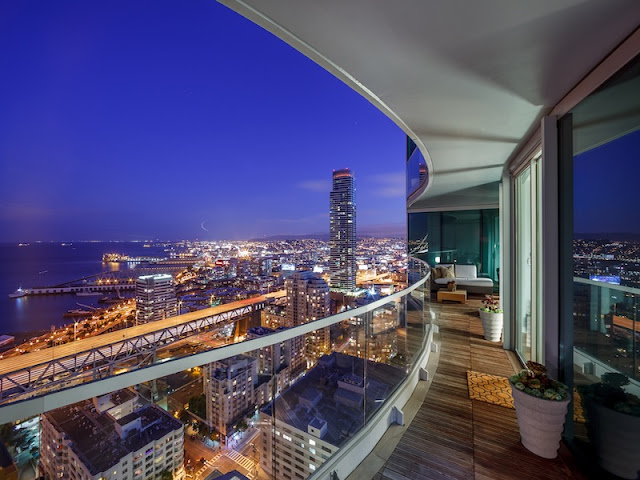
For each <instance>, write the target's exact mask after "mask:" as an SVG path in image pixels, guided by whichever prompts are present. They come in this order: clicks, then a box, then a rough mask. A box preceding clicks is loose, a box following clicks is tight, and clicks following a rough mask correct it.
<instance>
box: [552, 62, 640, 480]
mask: <svg viewBox="0 0 640 480" xmlns="http://www.w3.org/2000/svg"><path fill="white" fill-rule="evenodd" d="M559 128H560V152H561V156H560V162H561V185H563V186H564V187H565V188H563V189H561V195H563V196H564V198H563V199H561V214H562V211H563V210H562V209H563V208H564V211H565V213H564V214H562V215H561V223H564V224H568V225H571V223H572V224H573V228H572V229H571V230H569V231H568V232H567V233H565V234H564V235H562V236H561V244H562V245H563V247H562V249H561V263H562V265H563V266H562V267H561V270H562V269H564V273H563V274H562V278H561V282H562V286H561V299H560V301H561V311H562V312H563V314H562V317H561V346H562V347H564V348H561V352H563V355H564V357H561V363H562V365H561V367H562V372H563V374H564V377H565V378H564V380H565V381H566V382H567V383H568V384H569V385H570V386H571V387H576V390H575V394H574V402H573V415H572V416H571V415H570V416H569V418H568V419H567V421H568V425H567V426H566V430H565V434H567V436H568V437H569V438H570V439H571V440H572V445H574V446H576V447H577V448H576V451H577V452H578V453H580V452H582V453H583V454H584V455H585V458H587V459H589V458H594V459H596V461H597V463H598V467H596V468H602V469H604V470H606V471H608V472H611V473H615V474H616V475H618V476H620V477H622V478H637V475H638V472H639V471H640V441H639V440H638V438H639V437H638V435H640V398H639V397H640V349H639V345H640V328H639V325H638V317H637V310H638V295H639V294H640V260H639V259H640V210H638V208H637V204H638V200H640V195H639V194H638V178H640V58H636V60H634V61H633V62H631V64H630V65H628V66H627V67H626V68H624V69H623V70H622V71H620V72H619V73H618V74H616V75H615V76H614V77H613V78H612V79H611V80H609V81H608V82H607V83H606V84H605V85H603V86H602V87H601V88H600V89H598V90H597V91H596V92H594V93H593V94H591V95H590V96H589V97H587V98H586V99H585V100H583V101H582V102H581V103H580V104H578V105H577V106H576V107H575V108H574V109H573V110H572V111H571V112H570V113H568V114H567V115H565V116H564V117H563V118H561V119H560V123H559ZM563 172H564V173H563ZM563 176H564V179H563ZM563 205H564V207H563ZM561 230H562V228H561ZM562 257H564V258H562ZM567 346H568V347H569V348H566V347H567ZM634 435H635V436H634ZM634 449H635V450H634Z"/></svg>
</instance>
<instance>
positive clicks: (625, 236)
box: [573, 232, 640, 242]
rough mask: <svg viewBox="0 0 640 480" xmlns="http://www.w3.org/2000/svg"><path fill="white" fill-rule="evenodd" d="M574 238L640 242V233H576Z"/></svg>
mask: <svg viewBox="0 0 640 480" xmlns="http://www.w3.org/2000/svg"><path fill="white" fill-rule="evenodd" d="M573 238H580V239H584V240H608V241H611V242H615V241H616V240H618V241H623V242H640V233H633V232H607V233H574V234H573Z"/></svg>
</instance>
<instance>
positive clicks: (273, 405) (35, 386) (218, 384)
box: [0, 259, 432, 479]
mask: <svg viewBox="0 0 640 480" xmlns="http://www.w3.org/2000/svg"><path fill="white" fill-rule="evenodd" d="M428 274H429V268H428V266H427V265H426V264H425V263H424V262H422V261H419V260H413V259H412V260H410V262H409V268H408V275H407V283H408V286H407V287H406V288H405V289H403V290H401V291H398V292H396V293H393V294H391V295H389V296H386V297H382V298H379V299H377V300H376V299H372V298H369V300H370V301H369V303H367V304H365V305H363V306H360V307H358V308H353V309H346V310H344V311H341V312H340V313H338V314H336V315H333V316H330V317H326V318H323V319H319V320H315V321H313V322H309V323H307V324H304V325H300V326H297V327H292V328H276V329H268V328H264V327H261V328H256V327H252V325H256V322H257V324H260V319H259V315H260V311H261V309H263V308H265V306H268V304H269V302H271V301H273V300H272V298H273V297H276V298H277V297H278V296H280V295H281V294H275V295H274V296H272V297H265V298H258V299H249V300H247V301H241V302H236V303H237V305H236V304H228V305H223V306H220V307H225V308H220V307H214V309H209V310H210V311H198V312H193V313H189V314H186V315H181V316H178V317H174V318H170V319H166V320H162V321H159V322H154V324H152V325H153V328H152V327H150V326H149V325H150V324H147V325H144V326H141V327H147V328H149V330H148V331H147V330H143V329H140V327H132V328H129V329H126V330H120V331H117V332H113V333H115V334H116V335H117V336H118V337H117V338H116V337H113V338H111V337H108V338H106V337H107V336H108V335H111V334H107V335H105V336H104V337H105V339H101V340H100V341H99V342H98V343H92V344H91V345H89V343H87V344H86V345H85V343H82V342H84V340H83V341H77V342H74V343H71V344H65V345H61V346H59V347H53V348H50V349H44V350H42V351H45V352H46V351H48V353H49V354H50V355H51V358H50V360H49V361H47V360H46V359H43V361H42V362H41V363H39V364H37V365H35V366H32V367H27V366H26V365H24V364H22V363H19V362H18V361H17V359H21V358H23V359H24V358H26V355H27V354H25V355H22V356H17V357H12V358H13V359H3V360H0V368H2V367H3V366H4V370H2V376H0V381H1V382H2V383H1V386H2V395H3V396H2V404H1V405H0V424H4V425H3V426H2V429H1V432H0V436H1V437H2V440H3V441H4V443H5V445H9V446H10V447H9V448H10V454H11V455H13V457H14V460H15V461H16V464H17V466H18V468H19V469H21V468H24V467H25V465H24V462H26V461H27V460H26V459H25V458H23V456H22V454H21V452H24V451H29V452H31V453H30V455H31V457H30V458H35V459H36V461H35V464H36V465H37V466H38V467H39V468H40V471H41V472H44V475H45V476H47V472H55V474H56V475H58V474H60V472H61V469H62V470H65V469H66V470H69V469H75V471H74V472H66V471H65V472H63V475H66V476H69V473H71V474H72V475H75V476H78V471H80V470H82V468H83V465H84V464H90V465H89V467H88V469H87V471H88V473H90V474H92V475H93V474H94V473H95V472H96V471H98V472H109V475H107V474H106V473H105V475H104V476H105V478H111V477H113V475H111V473H113V471H117V470H118V468H117V467H116V466H115V465H116V464H117V465H120V467H119V468H121V469H122V468H128V469H132V470H131V471H133V470H136V471H138V470H139V471H140V473H139V475H140V477H141V478H146V476H148V475H149V472H150V471H149V470H148V469H146V467H145V465H146V464H145V463H141V462H142V458H145V459H146V460H145V461H147V462H148V463H149V465H156V469H160V470H161V471H165V470H167V469H168V470H171V471H172V472H173V475H174V477H173V478H185V477H186V478H189V477H188V476H189V475H191V476H193V477H194V478H195V477H197V478H205V477H206V476H207V475H209V474H210V473H214V472H215V470H219V471H223V473H224V472H226V471H229V470H231V469H233V468H235V469H237V470H238V471H239V472H240V473H242V474H244V475H246V476H248V477H249V478H253V479H256V478H258V479H262V478H265V479H274V478H277V479H297V478H320V477H322V478H325V476H327V475H328V473H327V472H333V471H339V472H341V474H340V478H343V475H344V473H345V471H350V470H349V469H351V470H352V469H353V468H355V467H356V466H357V465H358V463H360V461H361V460H362V459H363V458H364V456H366V453H367V452H365V451H364V450H363V449H362V448H360V447H359V446H358V445H359V444H360V441H361V439H362V438H364V437H363V436H366V438H367V439H368V441H367V444H368V445H374V444H375V443H376V442H373V443H371V438H372V436H373V435H377V436H381V435H382V434H383V433H384V431H386V429H387V428H388V425H389V424H390V423H392V419H393V415H394V413H393V410H392V409H393V406H397V408H401V407H402V405H403V403H400V402H404V401H406V399H407V398H408V396H407V392H408V394H409V395H410V393H411V391H412V390H413V387H414V386H415V382H417V378H418V376H419V368H420V367H422V366H424V362H425V355H426V354H428V351H429V350H430V349H429V348H427V345H428V342H429V340H430V338H431V337H430V336H431V335H432V331H431V328H430V316H428V315H427V313H428V301H429V292H428V288H429V284H428ZM250 300H253V302H251V301H250ZM216 308H218V310H216ZM135 329H140V330H139V331H138V330H135ZM101 337H103V336H99V337H94V338H93V339H92V341H93V342H95V341H96V340H98V339H100V338H101ZM107 341H110V342H111V343H109V344H107V343H105V342H107ZM55 349H60V353H57V352H56V351H55ZM72 402H76V403H72ZM158 407H161V409H162V410H163V411H160V409H159V408H158ZM140 408H143V409H146V410H145V412H146V413H145V416H144V417H143V418H142V423H144V422H145V421H146V418H147V417H150V418H156V417H158V418H160V420H156V422H157V423H156V424H154V425H160V426H159V427H154V428H158V429H162V428H165V429H166V432H165V431H164V430H163V431H161V432H160V433H158V434H157V435H155V436H154V438H155V437H159V438H160V437H161V438H160V440H158V439H156V440H154V441H155V443H154V444H153V445H147V444H145V445H142V444H141V443H140V442H142V440H140V442H138V440H137V437H135V436H136V435H138V430H141V429H142V430H144V428H145V427H144V425H142V426H140V425H137V426H136V424H135V422H133V421H131V422H130V420H131V418H132V417H135V416H136V413H135V412H137V411H141V410H139V409H140ZM149 409H151V410H149ZM43 412H47V413H45V414H44V415H38V414H40V413H43ZM162 415H164V417H162ZM25 417H26V418H25ZM161 417H162V418H161ZM86 425H90V426H91V428H89V431H88V432H84V433H83V432H81V430H82V428H84V426H86ZM94 427H96V428H94ZM65 429H69V430H70V431H69V432H66V431H65V432H62V431H61V430H65ZM127 429H131V431H129V430H127ZM123 431H125V433H122V432H123ZM34 432H36V433H34ZM163 434H166V435H165V436H162V435H163ZM82 435H85V437H86V435H89V437H91V438H93V437H95V439H94V441H95V442H96V443H99V444H101V445H103V444H104V445H103V447H102V448H103V449H112V450H113V451H115V450H117V449H115V447H114V445H116V444H118V442H121V441H122V439H126V442H124V444H126V445H136V448H137V449H138V450H136V451H132V452H130V453H131V455H132V458H134V459H136V458H139V459H140V460H137V463H136V461H134V465H133V466H131V465H128V466H126V467H125V466H124V465H125V464H124V463H122V464H121V463H120V462H121V459H120V458H117V459H116V458H115V457H114V458H113V459H111V457H109V456H107V457H108V458H106V459H105V458H104V457H105V456H104V455H102V456H92V455H93V453H95V452H94V450H95V449H93V450H92V448H93V447H92V445H91V442H90V441H84V442H80V441H79V439H80V438H85V437H82ZM140 435H141V438H142V434H140ZM75 436H78V439H75ZM92 436H93V437H92ZM87 438H88V437H87ZM144 438H146V439H148V438H149V436H148V435H147V436H144ZM145 441H146V440H145ZM158 442H162V443H161V444H158ZM152 443H153V442H152ZM165 444H166V445H170V446H172V447H173V452H174V456H175V455H178V457H179V461H178V462H177V463H176V462H174V467H173V468H172V467H171V465H169V466H167V465H168V464H167V463H166V462H167V461H168V460H167V458H171V457H170V456H169V455H168V454H166V453H163V452H165V451H166V452H168V451H169V450H167V449H168V448H169V447H165ZM174 444H175V445H174ZM138 447H139V448H138ZM126 448H128V447H126ZM183 449H184V450H183ZM76 450H77V451H76ZM85 450H87V451H85ZM89 450H90V451H89ZM52 451H54V452H62V453H63V457H65V458H66V457H67V456H68V458H69V459H71V460H70V461H69V462H68V463H60V462H59V461H58V459H59V458H62V457H60V456H59V455H57V454H56V455H54V454H52V453H51V452H52ZM109 451H111V450H109ZM92 452H93V453H92ZM145 452H147V453H145ZM148 452H151V453H148ZM183 452H184V454H183ZM161 454H162V455H164V456H161ZM39 456H42V458H40V459H39V460H38V458H39ZM151 458H153V459H154V460H153V462H154V463H152V462H151ZM176 458H177V457H176ZM183 458H184V462H183V460H182V459H183ZM21 462H22V464H21ZM32 463H33V462H32ZM110 463H113V464H114V465H111V464H110ZM183 463H184V466H183ZM81 464H82V465H81ZM107 464H109V465H107ZM158 465H159V466H158ZM72 466H73V467H72ZM103 467H104V469H103ZM133 467H135V468H133ZM232 467H233V468H232ZM345 469H346V470H345ZM154 474H155V473H154ZM113 478H116V477H113ZM118 478H119V477H118Z"/></svg>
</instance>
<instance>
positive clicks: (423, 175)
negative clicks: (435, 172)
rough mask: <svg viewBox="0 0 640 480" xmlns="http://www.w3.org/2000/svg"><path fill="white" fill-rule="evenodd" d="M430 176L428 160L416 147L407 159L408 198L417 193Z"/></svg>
mask: <svg viewBox="0 0 640 480" xmlns="http://www.w3.org/2000/svg"><path fill="white" fill-rule="evenodd" d="M428 178H429V173H428V171H427V162H426V161H425V159H424V156H423V155H422V152H420V149H418V148H416V149H415V150H414V151H413V153H412V154H411V156H410V157H409V159H408V160H407V198H409V197H410V196H411V195H412V194H413V193H415V192H416V191H417V190H418V189H419V188H420V187H421V186H422V185H423V184H424V183H425V182H427V180H428Z"/></svg>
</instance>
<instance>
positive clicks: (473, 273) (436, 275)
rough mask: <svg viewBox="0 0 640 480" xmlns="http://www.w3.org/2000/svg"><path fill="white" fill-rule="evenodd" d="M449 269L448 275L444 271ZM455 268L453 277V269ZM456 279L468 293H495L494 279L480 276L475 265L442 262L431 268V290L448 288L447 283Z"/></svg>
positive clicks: (457, 283) (459, 285) (460, 286)
mask: <svg viewBox="0 0 640 480" xmlns="http://www.w3.org/2000/svg"><path fill="white" fill-rule="evenodd" d="M445 269H446V270H447V271H448V273H447V274H448V275H449V276H447V277H443V276H442V273H444V272H445ZM452 269H453V277H451V276H450V275H451V273H450V272H451V270H452ZM451 281H454V282H456V286H457V287H458V288H460V289H462V290H466V291H467V293H480V294H485V295H489V294H492V293H493V280H491V279H490V278H487V277H478V269H477V267H476V266H475V265H459V264H457V263H455V264H440V265H436V266H435V267H434V268H432V269H431V290H432V291H434V290H439V289H441V288H446V287H447V283H449V282H451Z"/></svg>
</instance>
